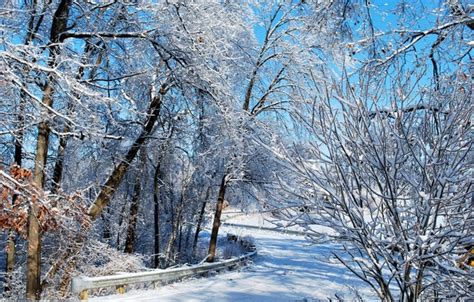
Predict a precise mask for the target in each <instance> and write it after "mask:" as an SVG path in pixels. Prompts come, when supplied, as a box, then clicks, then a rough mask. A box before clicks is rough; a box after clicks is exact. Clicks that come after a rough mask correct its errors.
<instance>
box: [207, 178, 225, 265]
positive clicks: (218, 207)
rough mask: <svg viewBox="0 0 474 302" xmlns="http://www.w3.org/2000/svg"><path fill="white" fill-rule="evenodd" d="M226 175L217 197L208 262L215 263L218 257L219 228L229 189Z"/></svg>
mask: <svg viewBox="0 0 474 302" xmlns="http://www.w3.org/2000/svg"><path fill="white" fill-rule="evenodd" d="M225 179H226V174H224V176H222V181H221V185H220V187H219V195H218V196H217V205H216V213H215V215H214V222H213V223H212V233H211V240H210V242H209V252H208V253H207V254H208V256H207V260H206V261H207V262H214V258H215V257H216V248H217V236H218V234H219V227H220V226H221V215H222V206H223V205H224V197H225V190H226V188H227V183H226V180H225Z"/></svg>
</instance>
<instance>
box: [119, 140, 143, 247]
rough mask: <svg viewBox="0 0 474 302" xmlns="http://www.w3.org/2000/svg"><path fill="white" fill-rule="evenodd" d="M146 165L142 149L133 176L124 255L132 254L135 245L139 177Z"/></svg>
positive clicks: (139, 189) (138, 204) (140, 180)
mask: <svg viewBox="0 0 474 302" xmlns="http://www.w3.org/2000/svg"><path fill="white" fill-rule="evenodd" d="M145 164H146V151H145V149H144V148H142V150H141V163H140V165H139V169H138V171H137V173H136V175H135V184H134V187H133V195H132V202H131V204H130V215H129V221H128V228H127V239H126V240H125V249H124V252H125V253H129V254H131V253H133V250H134V244H135V231H136V228H137V220H138V208H139V206H140V194H141V188H142V178H141V176H142V175H143V174H144V173H143V171H144V169H145Z"/></svg>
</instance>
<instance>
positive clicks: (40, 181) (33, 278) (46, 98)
mask: <svg viewBox="0 0 474 302" xmlns="http://www.w3.org/2000/svg"><path fill="white" fill-rule="evenodd" d="M71 3H72V0H62V1H61V2H60V3H59V6H58V8H57V10H56V12H55V13H54V16H53V22H52V25H51V36H50V41H51V42H52V43H56V42H59V35H60V34H61V33H62V32H64V31H65V30H66V28H67V20H68V18H69V8H70V6H71ZM49 50H50V53H49V65H50V66H54V64H55V63H54V61H55V58H56V55H57V46H52V47H50V49H49ZM42 102H43V104H44V105H45V106H46V107H51V106H52V104H53V87H52V78H51V76H49V77H48V81H47V83H46V85H45V88H44V90H43V99H42ZM49 133H50V129H49V125H48V122H47V120H46V119H45V120H43V121H42V122H40V124H39V126H38V139H37V143H36V155H35V164H34V172H33V181H34V183H35V184H36V185H37V186H38V187H40V188H43V187H44V182H45V178H46V177H45V169H46V158H47V154H48V146H49ZM37 212H38V208H37V205H35V204H34V203H33V202H31V203H30V209H29V213H28V251H27V270H26V271H27V273H26V298H27V299H29V300H39V299H40V297H41V227H40V225H39V223H38V217H37Z"/></svg>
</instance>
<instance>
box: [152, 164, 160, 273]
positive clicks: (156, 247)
mask: <svg viewBox="0 0 474 302" xmlns="http://www.w3.org/2000/svg"><path fill="white" fill-rule="evenodd" d="M160 169H161V167H160V163H158V166H157V167H156V169H155V175H154V176H153V191H154V192H153V205H154V213H153V218H154V231H155V234H154V235H155V236H154V255H155V256H154V258H155V268H158V267H160V268H161V261H160V259H161V258H160V240H161V235H160V192H161V190H160V185H159V183H158V182H159V181H161V171H160Z"/></svg>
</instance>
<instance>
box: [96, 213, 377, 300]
mask: <svg viewBox="0 0 474 302" xmlns="http://www.w3.org/2000/svg"><path fill="white" fill-rule="evenodd" d="M252 219H256V220H257V221H252ZM252 219H248V220H247V222H248V223H249V224H250V223H251V222H253V223H251V224H254V225H255V222H258V219H260V218H255V217H254V218H252ZM225 232H230V233H233V234H236V235H251V236H252V237H253V238H254V239H255V243H256V246H257V251H258V255H257V257H256V258H255V259H254V263H253V264H250V265H248V266H246V267H243V268H241V270H240V271H233V272H226V273H219V274H217V275H215V276H213V277H209V278H198V279H188V280H184V281H182V282H179V283H174V284H169V285H166V286H162V287H159V288H157V289H155V290H143V291H130V292H128V293H127V294H125V295H120V296H119V295H115V296H106V297H97V298H93V299H91V301H96V302H99V301H124V302H125V301H127V302H128V301H186V302H188V301H189V302H191V301H255V302H257V301H259V302H260V301H268V302H270V301H272V302H277V301H314V300H326V301H327V298H328V297H331V298H335V296H334V294H337V295H338V296H339V297H343V298H345V299H348V300H352V299H351V298H354V296H355V295H354V292H353V291H352V290H351V288H350V287H353V288H356V289H357V290H358V291H359V292H360V294H361V295H362V296H363V297H364V300H366V301H368V300H374V301H377V300H378V299H376V297H375V296H373V295H371V292H370V291H369V289H368V288H367V285H365V284H364V283H363V282H362V281H360V280H358V279H357V278H356V277H354V276H353V275H352V274H351V273H350V272H348V271H347V270H346V269H345V268H344V267H343V266H342V265H341V264H339V263H337V262H336V261H334V260H330V258H329V256H330V254H331V251H332V250H333V249H335V248H336V246H335V245H324V246H321V245H318V246H314V245H313V246H311V245H308V242H307V241H306V240H305V239H304V237H303V236H298V235H294V234H292V235H287V234H283V233H278V232H273V231H264V230H255V229H252V230H250V229H245V228H236V227H225V225H223V227H222V232H221V233H222V234H224V233H225ZM328 258H329V259H328ZM305 299H306V300H305Z"/></svg>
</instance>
